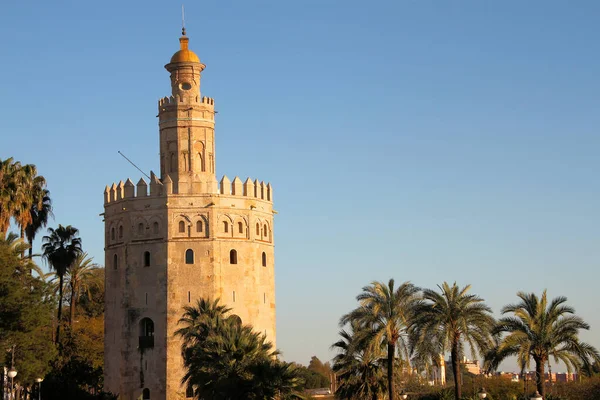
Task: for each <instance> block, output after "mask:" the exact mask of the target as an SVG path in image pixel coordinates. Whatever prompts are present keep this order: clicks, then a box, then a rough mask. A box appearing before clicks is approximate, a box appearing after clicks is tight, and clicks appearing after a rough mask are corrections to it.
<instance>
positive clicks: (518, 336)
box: [487, 290, 600, 397]
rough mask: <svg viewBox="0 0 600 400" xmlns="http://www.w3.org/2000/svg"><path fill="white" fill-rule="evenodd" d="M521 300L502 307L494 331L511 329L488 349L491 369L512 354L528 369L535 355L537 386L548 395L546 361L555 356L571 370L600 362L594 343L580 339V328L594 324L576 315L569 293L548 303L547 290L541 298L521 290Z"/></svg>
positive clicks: (577, 369)
mask: <svg viewBox="0 0 600 400" xmlns="http://www.w3.org/2000/svg"><path fill="white" fill-rule="evenodd" d="M517 296H518V297H519V298H520V299H521V301H520V302H519V303H517V304H510V305H507V306H505V307H504V308H503V309H502V314H507V313H512V314H513V316H507V317H503V318H501V319H500V320H499V321H498V324H497V325H496V328H495V329H494V333H497V334H501V333H507V336H505V337H504V338H503V339H502V340H501V341H500V343H499V344H498V345H497V346H496V347H495V348H494V349H492V351H490V352H489V353H488V357H487V361H488V362H489V369H495V368H497V367H498V365H499V364H500V362H502V360H504V359H505V358H506V357H509V356H517V359H518V362H519V364H520V365H521V366H522V368H523V369H524V368H525V367H528V366H529V364H530V361H531V359H532V358H533V360H534V361H535V375H536V383H537V390H538V392H539V393H540V394H541V395H542V397H544V396H545V388H544V365H545V364H546V362H549V360H550V357H553V358H554V360H555V361H556V362H559V361H561V362H563V363H564V364H565V366H566V367H567V371H569V372H572V371H573V370H576V371H581V370H585V369H589V368H590V366H591V365H592V364H593V362H600V354H599V353H598V350H596V349H595V348H594V347H593V346H591V345H589V344H587V343H584V342H580V341H579V330H581V329H586V330H589V329H590V326H589V325H588V324H587V323H585V322H584V321H583V320H582V319H581V318H580V317H578V316H576V315H575V310H574V309H573V308H572V307H570V306H567V305H566V304H565V303H566V302H567V298H566V297H557V298H555V299H553V300H552V301H551V302H550V303H548V299H547V297H546V291H545V290H544V292H543V293H542V296H541V298H538V296H536V295H535V293H524V292H518V293H517Z"/></svg>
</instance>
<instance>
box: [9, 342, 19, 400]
mask: <svg viewBox="0 0 600 400" xmlns="http://www.w3.org/2000/svg"><path fill="white" fill-rule="evenodd" d="M15 347H17V346H15V345H14V344H13V346H12V351H11V352H10V353H11V354H10V356H11V358H10V369H9V370H8V374H7V375H8V377H9V378H10V399H11V400H13V399H14V398H15V376H17V370H16V369H15Z"/></svg>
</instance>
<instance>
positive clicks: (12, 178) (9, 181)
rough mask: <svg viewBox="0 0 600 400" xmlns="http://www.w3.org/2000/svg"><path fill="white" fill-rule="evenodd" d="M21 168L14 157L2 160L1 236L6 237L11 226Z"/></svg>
mask: <svg viewBox="0 0 600 400" xmlns="http://www.w3.org/2000/svg"><path fill="white" fill-rule="evenodd" d="M20 168H21V164H20V163H19V162H18V161H16V162H15V161H13V158H12V157H11V158H7V159H6V160H3V161H2V160H0V238H2V239H4V238H5V237H6V232H7V231H8V228H9V226H10V219H11V217H12V216H13V212H14V208H15V205H14V200H15V199H14V197H15V193H16V191H17V187H18V185H17V182H16V171H18V170H19V169H20Z"/></svg>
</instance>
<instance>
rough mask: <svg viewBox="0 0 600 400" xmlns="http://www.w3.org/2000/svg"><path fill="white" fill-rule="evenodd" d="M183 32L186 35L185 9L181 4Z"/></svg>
mask: <svg viewBox="0 0 600 400" xmlns="http://www.w3.org/2000/svg"><path fill="white" fill-rule="evenodd" d="M181 34H182V35H183V36H185V9H184V8H183V4H182V5H181Z"/></svg>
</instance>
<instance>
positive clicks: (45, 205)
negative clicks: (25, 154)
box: [25, 186, 54, 257]
mask: <svg viewBox="0 0 600 400" xmlns="http://www.w3.org/2000/svg"><path fill="white" fill-rule="evenodd" d="M33 196H34V199H33V202H32V206H31V210H30V214H31V223H29V224H28V225H27V226H26V227H25V237H27V241H28V242H29V244H30V245H31V247H30V248H29V256H30V257H31V256H32V249H33V241H34V239H35V236H36V235H37V233H38V232H39V231H40V230H41V229H42V228H45V227H46V226H47V225H48V219H49V218H50V217H53V216H54V215H53V213H52V199H50V191H49V190H48V189H44V188H42V187H40V186H35V187H34V191H33Z"/></svg>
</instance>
